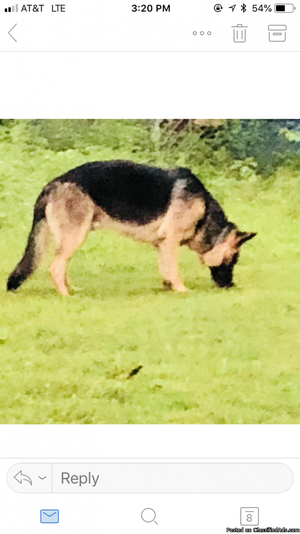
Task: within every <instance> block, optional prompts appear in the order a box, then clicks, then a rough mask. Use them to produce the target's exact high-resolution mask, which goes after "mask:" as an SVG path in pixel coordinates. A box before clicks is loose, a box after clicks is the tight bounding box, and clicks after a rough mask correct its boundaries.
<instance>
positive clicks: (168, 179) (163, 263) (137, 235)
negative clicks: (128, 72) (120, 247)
mask: <svg viewBox="0 0 300 534" xmlns="http://www.w3.org/2000/svg"><path fill="white" fill-rule="evenodd" d="M98 228H111V229H113V230H116V231H117V232H119V233H121V234H123V235H125V236H128V237H131V238H133V239H135V240H137V241H143V242H146V243H150V244H152V245H153V246H154V247H155V248H156V249H157V251H158V256H159V270H160V273H161V275H162V277H163V281H164V282H163V283H164V286H165V287H169V288H172V289H174V290H175V291H179V292H184V291H186V287H185V286H184V284H183V283H182V281H181V279H180V276H179V273H178V267H177V256H178V249H179V247H180V246H181V245H186V246H187V247H189V248H190V249H191V250H193V251H195V252H196V254H197V255H198V257H199V259H200V261H201V262H202V263H204V264H205V265H206V266H207V267H209V269H210V272H211V277H212V279H213V280H214V282H215V284H216V285H217V286H219V287H223V288H230V287H231V286H232V285H233V281H232V279H233V268H234V265H235V264H236V262H237V261H238V257H239V253H240V248H241V245H242V244H244V243H245V242H246V241H248V240H250V239H252V238H253V237H254V236H255V235H256V234H255V233H254V232H242V231H240V230H239V229H238V228H237V226H236V225H235V224H233V223H231V222H229V221H228V220H227V218H226V216H225V213H224V211H223V210H222V208H221V207H220V205H219V204H218V202H217V201H216V200H215V199H214V198H213V197H212V196H211V195H210V193H209V192H208V191H207V190H206V189H205V187H204V185H203V184H202V183H201V182H200V180H198V178H197V177H196V176H194V175H193V174H192V172H191V171H190V170H189V169H186V168H180V167H179V168H176V169H174V170H163V169H160V168H157V167H150V166H148V165H141V164H137V163H133V162H131V161H123V160H115V161H106V162H94V163H87V164H84V165H81V166H79V167H77V168H75V169H73V170H71V171H69V172H67V173H65V174H63V175H62V176H60V177H58V178H56V179H54V180H53V181H51V182H50V183H48V184H47V185H46V186H45V187H44V189H43V190H42V192H41V194H40V195H39V197H38V199H37V201H36V203H35V207H34V217H33V225H32V229H31V232H30V234H29V237H28V243H27V247H26V249H25V252H24V256H23V258H22V259H21V261H20V263H19V264H18V265H17V266H16V268H15V269H14V271H13V272H12V273H11V275H10V276H9V279H8V282H7V289H8V290H16V289H17V288H18V287H19V286H20V285H21V284H22V283H23V282H24V281H25V280H26V279H27V278H28V277H29V276H30V275H31V274H32V273H33V272H34V271H35V269H36V267H37V266H38V264H39V261H40V259H41V257H42V252H43V251H44V249H45V248H46V246H47V239H48V237H49V236H51V237H52V238H53V239H54V242H55V245H56V257H55V259H54V261H53V263H52V265H51V268H50V273H51V278H52V281H53V284H54V286H55V287H56V289H57V291H58V292H59V293H60V294H61V295H68V293H69V288H68V282H67V275H66V268H67V262H68V260H69V259H70V258H71V257H72V255H73V254H74V252H75V251H76V250H77V249H78V248H79V247H80V246H81V245H82V243H83V242H84V240H85V238H86V236H87V234H88V233H89V231H91V230H96V229H98Z"/></svg>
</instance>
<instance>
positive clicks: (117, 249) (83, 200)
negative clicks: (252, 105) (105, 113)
mask: <svg viewBox="0 0 300 534" xmlns="http://www.w3.org/2000/svg"><path fill="white" fill-rule="evenodd" d="M0 161H1V171H0V257H1V263H0V281H1V287H2V293H1V299H0V302H1V324H0V348H1V374H0V381H1V387H0V418H1V422H2V424H19V423H21V424H97V425H98V424H122V425H123V424H138V425H139V424H143V425H148V424H151V425H152V424H162V425H165V424H299V423H300V415H299V390H300V378H299V377H300V373H299V371H300V363H299V346H300V338H299V316H300V291H299V276H298V273H299V269H300V245H299V228H300V226H299V224H300V180H299V173H300V120H298V119H278V120H277V119H276V120H275V119H274V120H267V119H266V120H261V119H250V120H248V119H234V120H232V119H218V120H215V119H211V120H210V119H86V120H83V119H78V120H73V119H55V120H52V119H49V120H48V119H46V120H44V119H29V120H23V119H20V120H18V119H12V120H7V121H6V120H0ZM256 234H257V236H256ZM254 236H256V237H255V239H253V238H254ZM247 241H249V243H248V244H247ZM244 243H246V246H245V247H244V246H243V245H244ZM49 273H50V275H49Z"/></svg>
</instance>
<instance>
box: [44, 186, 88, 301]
mask: <svg viewBox="0 0 300 534" xmlns="http://www.w3.org/2000/svg"><path fill="white" fill-rule="evenodd" d="M81 197H82V198H81ZM93 216H94V209H93V206H92V203H91V202H90V200H89V199H87V198H86V197H85V196H84V195H83V194H82V193H81V192H80V193H79V194H77V198H76V197H72V198H70V195H69V196H68V195H65V196H62V197H61V198H58V199H57V200H55V199H54V200H53V201H52V202H50V203H49V204H48V206H47V209H46V217H47V222H48V226H49V229H50V231H51V233H52V235H53V237H54V241H55V244H56V246H57V250H56V257H55V259H54V261H53V263H52V265H51V267H50V274H51V278H52V281H53V284H54V286H55V287H56V289H57V291H58V292H59V293H60V294H61V295H68V293H69V291H68V284H67V279H66V268H67V262H68V260H69V259H70V258H71V257H72V255H73V254H74V252H75V250H76V249H77V248H79V247H80V245H81V244H82V243H83V241H84V240H85V237H86V235H87V233H88V232H89V230H90V228H91V222H92V219H93Z"/></svg>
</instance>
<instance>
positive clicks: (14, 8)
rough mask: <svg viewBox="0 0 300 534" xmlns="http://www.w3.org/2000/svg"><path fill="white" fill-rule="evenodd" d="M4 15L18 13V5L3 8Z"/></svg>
mask: <svg viewBox="0 0 300 534" xmlns="http://www.w3.org/2000/svg"><path fill="white" fill-rule="evenodd" d="M4 11H5V13H17V12H18V4H15V5H14V6H11V7H5V8H4Z"/></svg>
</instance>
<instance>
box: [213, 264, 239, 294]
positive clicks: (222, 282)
mask: <svg viewBox="0 0 300 534" xmlns="http://www.w3.org/2000/svg"><path fill="white" fill-rule="evenodd" d="M210 272H211V277H212V279H213V281H214V282H215V284H216V285H217V286H218V287H225V288H226V289H229V288H230V287H232V286H233V285H234V284H233V281H232V276H233V266H232V265H226V264H224V263H222V265H220V266H219V267H211V268H210Z"/></svg>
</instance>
